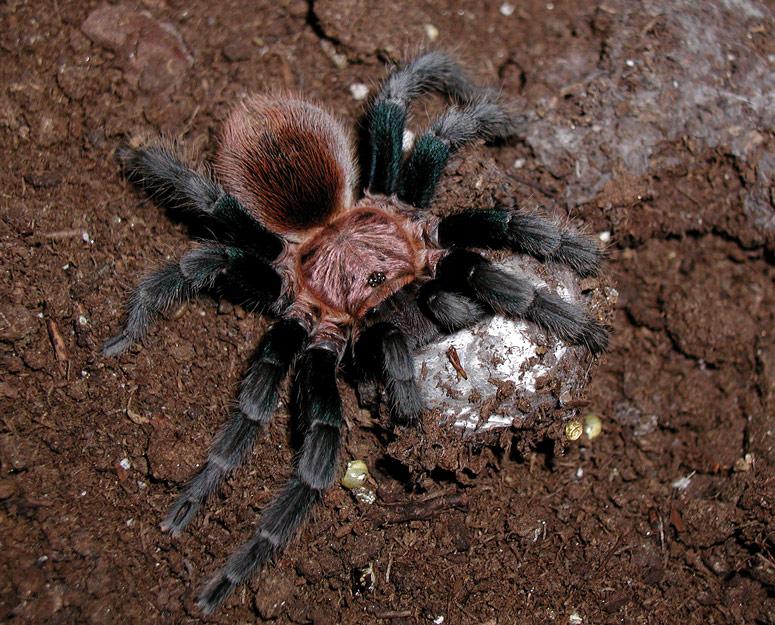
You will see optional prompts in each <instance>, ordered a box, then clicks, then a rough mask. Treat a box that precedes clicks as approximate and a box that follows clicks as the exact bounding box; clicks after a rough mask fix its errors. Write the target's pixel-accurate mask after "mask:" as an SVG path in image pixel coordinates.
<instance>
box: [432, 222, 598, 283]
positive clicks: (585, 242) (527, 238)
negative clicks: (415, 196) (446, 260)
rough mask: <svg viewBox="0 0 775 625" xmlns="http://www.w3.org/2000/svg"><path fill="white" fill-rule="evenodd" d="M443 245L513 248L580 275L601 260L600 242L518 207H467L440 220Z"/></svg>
mask: <svg viewBox="0 0 775 625" xmlns="http://www.w3.org/2000/svg"><path fill="white" fill-rule="evenodd" d="M438 241H439V244H440V245H441V246H442V247H483V248H490V249H512V250H514V251H515V252H521V253H525V254H530V255H531V256H534V257H536V258H539V259H541V260H554V261H558V262H561V263H564V264H566V265H568V266H570V267H572V268H573V269H574V270H575V271H576V272H577V273H578V274H579V275H581V276H591V275H595V274H596V273H597V272H598V271H599V269H600V264H601V262H602V257H603V254H602V252H601V250H600V246H599V245H598V244H597V243H596V242H595V240H594V239H592V238H591V237H586V236H584V235H581V234H577V233H575V232H571V231H568V230H560V229H558V228H557V226H555V225H554V224H553V223H552V222H551V221H549V220H548V219H544V218H543V217H540V216H538V215H531V214H529V213H523V212H521V211H517V210H508V209H497V208H495V209H490V210H469V211H463V212H461V213H458V214H456V215H449V216H448V217H444V218H442V219H441V220H440V221H439V226H438Z"/></svg>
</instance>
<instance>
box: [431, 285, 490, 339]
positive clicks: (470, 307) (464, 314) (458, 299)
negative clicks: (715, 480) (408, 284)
mask: <svg viewBox="0 0 775 625" xmlns="http://www.w3.org/2000/svg"><path fill="white" fill-rule="evenodd" d="M417 301H418V304H419V306H420V309H421V310H422V311H423V312H424V313H425V315H426V316H428V317H430V318H431V319H433V320H434V321H435V322H436V323H437V324H439V325H440V326H441V327H442V328H444V330H445V331H447V332H449V333H452V332H457V331H458V330H462V329H464V328H468V327H470V326H472V325H474V324H476V323H478V322H479V321H481V320H482V319H484V318H485V317H486V316H487V315H488V314H489V313H488V311H487V310H485V308H484V307H483V306H482V305H481V304H479V303H478V302H476V300H473V299H471V298H469V297H466V296H465V295H462V294H460V293H454V292H451V291H447V290H444V285H443V283H442V282H441V281H440V280H429V281H428V282H426V283H425V284H424V285H423V286H422V288H421V289H420V292H419V294H418V295H417Z"/></svg>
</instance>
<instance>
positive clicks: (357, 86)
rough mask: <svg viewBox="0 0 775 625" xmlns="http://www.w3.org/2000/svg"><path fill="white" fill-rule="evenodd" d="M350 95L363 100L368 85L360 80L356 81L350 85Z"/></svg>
mask: <svg viewBox="0 0 775 625" xmlns="http://www.w3.org/2000/svg"><path fill="white" fill-rule="evenodd" d="M350 95H352V97H353V99H355V100H365V99H366V98H367V97H368V95H369V86H368V85H364V84H363V83H362V82H356V83H353V84H352V85H350Z"/></svg>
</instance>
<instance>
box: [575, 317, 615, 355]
mask: <svg viewBox="0 0 775 625" xmlns="http://www.w3.org/2000/svg"><path fill="white" fill-rule="evenodd" d="M577 342H579V343H582V344H584V345H586V347H587V349H588V350H589V351H590V352H592V353H593V354H602V353H603V352H604V351H606V350H607V349H608V330H606V329H605V328H604V327H603V325H602V324H601V323H599V322H597V321H595V320H594V319H590V320H589V321H587V323H586V324H584V328H583V329H582V331H581V332H580V333H579V336H578V339H577Z"/></svg>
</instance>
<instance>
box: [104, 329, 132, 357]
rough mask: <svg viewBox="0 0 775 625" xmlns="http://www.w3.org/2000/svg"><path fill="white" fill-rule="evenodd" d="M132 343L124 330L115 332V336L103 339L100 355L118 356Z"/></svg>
mask: <svg viewBox="0 0 775 625" xmlns="http://www.w3.org/2000/svg"><path fill="white" fill-rule="evenodd" d="M132 343H134V340H133V339H132V337H130V336H129V335H128V334H126V333H125V332H121V333H120V334H117V335H116V336H114V337H112V338H109V339H108V340H107V341H105V343H104V344H103V345H102V350H101V351H102V355H103V356H108V357H111V358H112V357H113V356H118V355H119V354H121V353H123V352H125V351H126V350H127V349H129V347H130V346H131V345H132Z"/></svg>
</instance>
